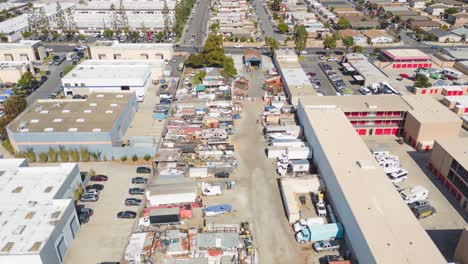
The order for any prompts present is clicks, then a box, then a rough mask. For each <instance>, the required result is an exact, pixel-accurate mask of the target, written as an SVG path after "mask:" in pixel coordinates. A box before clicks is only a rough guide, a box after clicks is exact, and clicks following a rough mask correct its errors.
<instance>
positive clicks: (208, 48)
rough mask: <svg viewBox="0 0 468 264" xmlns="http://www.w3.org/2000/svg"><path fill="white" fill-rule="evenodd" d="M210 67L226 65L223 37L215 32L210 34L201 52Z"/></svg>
mask: <svg viewBox="0 0 468 264" xmlns="http://www.w3.org/2000/svg"><path fill="white" fill-rule="evenodd" d="M201 54H202V56H203V60H204V62H205V64H206V66H208V67H222V66H223V65H224V47H223V38H222V36H218V35H215V34H210V35H208V38H207V39H206V41H205V46H204V47H203V50H202V52H201Z"/></svg>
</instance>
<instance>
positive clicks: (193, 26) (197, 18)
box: [180, 0, 210, 48]
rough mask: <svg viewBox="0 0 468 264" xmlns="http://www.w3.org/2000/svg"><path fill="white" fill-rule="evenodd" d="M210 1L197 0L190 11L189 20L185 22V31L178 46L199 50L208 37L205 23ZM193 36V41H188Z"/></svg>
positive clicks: (207, 17)
mask: <svg viewBox="0 0 468 264" xmlns="http://www.w3.org/2000/svg"><path fill="white" fill-rule="evenodd" d="M209 13H210V0H198V1H197V3H196V4H195V6H194V8H193V10H192V16H191V19H190V20H189V21H188V22H187V27H186V28H187V31H186V32H184V33H183V36H182V39H181V40H180V45H183V46H184V45H188V46H189V47H195V48H199V47H201V46H202V45H203V41H204V40H205V38H206V36H207V35H208V33H207V32H206V31H207V23H208V20H209V18H210V14H209ZM192 36H195V41H194V42H191V41H190V39H191V38H192Z"/></svg>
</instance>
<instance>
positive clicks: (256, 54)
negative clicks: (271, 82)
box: [244, 49, 262, 67]
mask: <svg viewBox="0 0 468 264" xmlns="http://www.w3.org/2000/svg"><path fill="white" fill-rule="evenodd" d="M244 64H245V66H246V67H250V66H255V67H260V66H262V54H261V53H260V51H258V50H255V49H250V50H246V51H244Z"/></svg>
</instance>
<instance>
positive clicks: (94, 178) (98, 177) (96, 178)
mask: <svg viewBox="0 0 468 264" xmlns="http://www.w3.org/2000/svg"><path fill="white" fill-rule="evenodd" d="M108 179H109V177H107V176H106V175H96V176H91V181H98V182H99V181H107V180H108Z"/></svg>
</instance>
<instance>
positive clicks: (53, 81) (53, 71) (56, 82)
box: [26, 60, 71, 105]
mask: <svg viewBox="0 0 468 264" xmlns="http://www.w3.org/2000/svg"><path fill="white" fill-rule="evenodd" d="M69 65H71V61H69V60H65V61H63V62H62V64H60V65H59V66H55V65H49V70H50V75H48V76H47V78H48V79H47V81H46V82H45V83H43V84H42V85H41V86H40V87H39V88H38V89H37V90H36V91H34V92H33V93H32V94H31V95H29V96H28V97H27V98H26V101H27V102H28V104H29V105H31V104H32V103H33V102H35V101H36V100H38V99H47V97H48V96H49V95H50V94H51V93H53V92H55V91H57V90H58V87H59V86H60V85H61V78H60V72H62V71H63V69H65V67H67V66H69Z"/></svg>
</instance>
